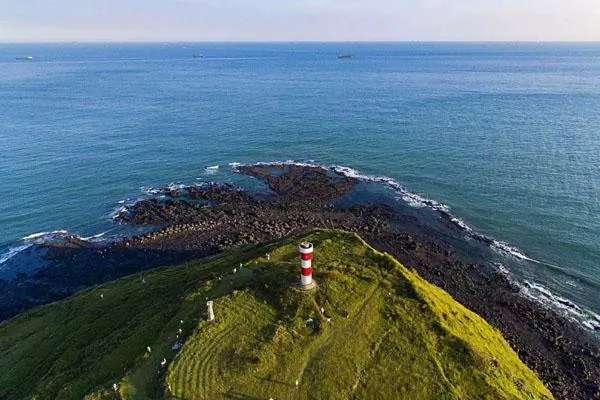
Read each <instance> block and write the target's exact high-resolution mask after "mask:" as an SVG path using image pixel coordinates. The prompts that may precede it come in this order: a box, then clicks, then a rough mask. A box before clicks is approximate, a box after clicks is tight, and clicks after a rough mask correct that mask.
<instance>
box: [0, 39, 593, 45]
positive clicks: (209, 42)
mask: <svg viewBox="0 0 600 400" xmlns="http://www.w3.org/2000/svg"><path fill="white" fill-rule="evenodd" d="M180 43H206V44H213V43H214V44H228V43H231V44H303V43H307V44H311V43H313V44H316V43H322V44H326V43H354V44H369V43H381V44H386V43H389V44H411V43H422V44H437V43H440V44H443V43H458V44H486V43H489V44H521V43H522V44H600V40H596V39H594V40H48V41H6V42H5V41H0V45H7V44H180Z"/></svg>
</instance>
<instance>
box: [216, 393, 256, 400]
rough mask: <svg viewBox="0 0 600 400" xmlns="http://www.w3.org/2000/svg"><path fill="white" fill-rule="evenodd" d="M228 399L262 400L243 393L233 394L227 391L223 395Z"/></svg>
mask: <svg viewBox="0 0 600 400" xmlns="http://www.w3.org/2000/svg"><path fill="white" fill-rule="evenodd" d="M223 395H224V396H225V397H226V398H228V399H236V400H264V398H262V397H255V396H250V395H247V394H245V393H240V392H233V391H229V392H227V393H224V394H223Z"/></svg>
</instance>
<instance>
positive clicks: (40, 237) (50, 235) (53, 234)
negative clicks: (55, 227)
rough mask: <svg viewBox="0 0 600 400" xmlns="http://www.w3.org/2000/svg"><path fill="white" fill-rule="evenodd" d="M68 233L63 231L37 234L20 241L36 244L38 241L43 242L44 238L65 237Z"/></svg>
mask: <svg viewBox="0 0 600 400" xmlns="http://www.w3.org/2000/svg"><path fill="white" fill-rule="evenodd" d="M68 233H69V232H67V231H65V230H59V231H52V232H38V233H32V234H31V235H29V236H25V237H24V238H22V240H24V241H33V242H36V241H39V240H44V239H46V238H53V237H61V236H66V235H67V234H68Z"/></svg>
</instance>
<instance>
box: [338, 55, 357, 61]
mask: <svg viewBox="0 0 600 400" xmlns="http://www.w3.org/2000/svg"><path fill="white" fill-rule="evenodd" d="M349 58H354V56H353V55H352V54H340V55H339V56H338V60H347V59H349Z"/></svg>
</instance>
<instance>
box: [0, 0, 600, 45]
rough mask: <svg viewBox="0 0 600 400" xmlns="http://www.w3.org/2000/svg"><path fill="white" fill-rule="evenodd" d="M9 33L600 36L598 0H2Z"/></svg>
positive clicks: (26, 37) (248, 37) (155, 37)
mask: <svg viewBox="0 0 600 400" xmlns="http://www.w3.org/2000/svg"><path fill="white" fill-rule="evenodd" d="M0 1H2V7H1V10H2V21H4V23H3V24H0V40H1V41H5V42H6V41H57V40H58V41H60V40H67V41H68V40H80V41H83V40H124V41H129V40H146V41H166V40H189V41H195V40H198V41H203V40H207V41H217V40H236V41H237V40H245V41H260V40H271V41H285V40H367V41H368V40H399V41H402V40H600V23H599V21H600V1H598V0H569V1H567V0H528V1H523V0H494V1H492V0H480V1H476V0H423V1H418V2H416V1H412V0H411V1H408V0H398V1H392V0H329V1H326V0H303V1H301V0H289V1H286V0H255V1H243V0H127V1H123V0H104V1H97V0H94V1H92V0H61V1H58V0H29V1H26V2H25V1H22V0H0Z"/></svg>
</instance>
